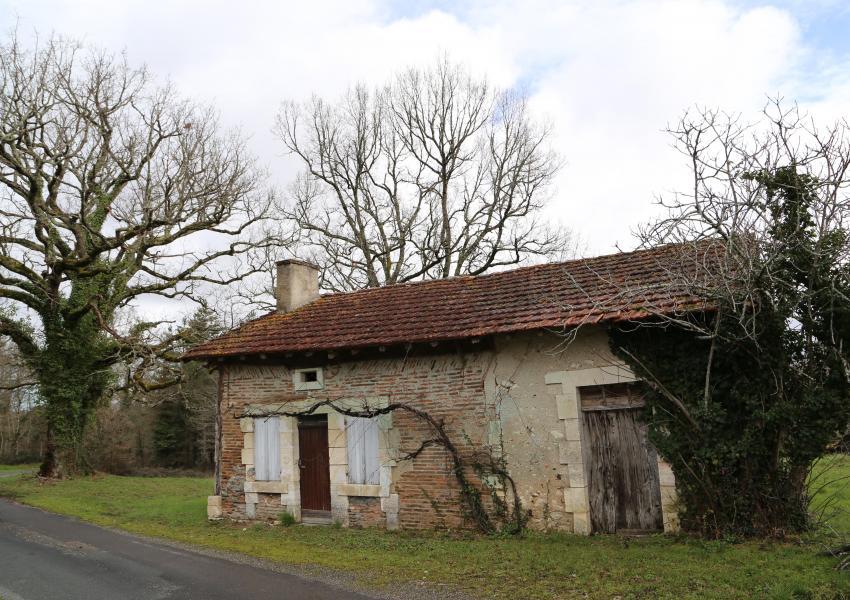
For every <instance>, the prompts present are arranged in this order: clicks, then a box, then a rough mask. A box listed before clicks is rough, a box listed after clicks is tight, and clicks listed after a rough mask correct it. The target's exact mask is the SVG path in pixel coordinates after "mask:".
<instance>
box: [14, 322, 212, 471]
mask: <svg viewBox="0 0 850 600" xmlns="http://www.w3.org/2000/svg"><path fill="white" fill-rule="evenodd" d="M222 329H223V325H222V324H221V321H220V320H219V318H218V317H217V315H216V313H215V312H214V311H212V310H210V309H206V308H200V309H198V310H197V311H196V312H195V313H194V314H193V315H191V317H189V318H187V319H185V320H184V321H183V323H181V325H180V327H179V330H180V333H183V334H184V337H185V340H186V342H185V343H186V344H187V345H190V344H193V343H196V342H199V341H202V340H205V339H209V338H210V337H213V336H214V335H217V334H218V333H219V332H221V331H222ZM161 368H162V369H163V371H173V370H177V371H179V375H180V382H179V383H178V384H177V385H173V386H168V387H166V388H163V389H153V390H144V389H142V388H139V387H138V386H136V385H133V383H132V382H131V381H129V380H128V378H127V377H126V373H128V372H131V371H132V365H121V366H120V367H118V368H116V369H115V373H114V380H115V381H116V384H115V385H114V387H113V388H112V389H111V390H110V393H109V394H108V396H107V397H106V398H104V401H103V403H102V405H101V406H99V407H98V408H97V410H96V411H95V413H94V415H93V416H92V422H91V424H90V427H89V429H88V430H87V433H86V438H85V442H84V456H85V461H86V462H88V463H89V466H90V468H92V469H94V470H98V471H107V472H110V473H117V474H129V473H137V474H139V473H140V474H144V473H145V472H150V473H156V472H157V471H158V470H161V469H172V470H173V469H179V470H191V471H211V470H212V469H213V465H214V462H215V402H216V397H217V380H216V378H215V376H214V374H212V373H210V372H209V370H208V369H207V368H206V366H205V365H203V364H200V363H194V362H193V363H186V364H166V363H163V364H162V365H161ZM0 381H3V382H5V383H4V385H3V387H2V388H0V463H12V464H14V463H23V462H38V461H40V460H41V458H42V456H43V455H44V449H45V444H46V429H47V428H46V423H45V416H44V405H43V401H42V399H41V397H40V396H39V390H38V386H37V385H35V384H34V382H33V381H32V377H31V375H30V373H29V372H28V371H27V369H26V367H25V366H24V365H23V364H22V363H21V361H20V357H19V356H18V354H17V352H16V351H15V348H14V346H13V345H11V344H9V343H8V342H3V343H2V344H0Z"/></svg>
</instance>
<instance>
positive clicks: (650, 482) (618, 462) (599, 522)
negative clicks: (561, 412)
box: [582, 386, 663, 533]
mask: <svg viewBox="0 0 850 600" xmlns="http://www.w3.org/2000/svg"><path fill="white" fill-rule="evenodd" d="M599 387H602V386H599ZM613 391H614V392H615V393H614V394H610V395H608V396H607V397H605V398H602V399H600V398H599V397H596V398H593V397H592V396H593V395H592V394H584V393H582V417H583V418H582V420H583V430H584V435H585V442H586V445H585V447H586V449H587V450H588V453H587V454H588V455H587V458H586V463H587V474H588V482H587V483H588V496H589V500H590V522H591V527H592V530H593V531H594V532H599V533H615V532H618V531H619V532H627V531H631V532H648V531H659V530H661V529H662V528H663V521H662V516H661V488H660V486H659V482H658V459H657V455H656V452H655V448H653V447H652V444H650V443H649V440H648V439H647V437H646V426H645V425H644V424H643V423H641V422H640V420H639V419H638V410H639V409H638V408H636V406H638V405H639V404H638V403H636V402H635V401H634V398H631V399H630V398H628V397H624V396H623V395H622V394H621V393H618V392H621V391H622V390H617V389H615V390H613ZM588 396H589V397H588Z"/></svg>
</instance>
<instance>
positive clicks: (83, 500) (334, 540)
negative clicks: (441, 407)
mask: <svg viewBox="0 0 850 600" xmlns="http://www.w3.org/2000/svg"><path fill="white" fill-rule="evenodd" d="M838 467H839V468H840V469H844V470H845V471H846V472H847V473H848V474H850V459H847V458H845V459H844V460H843V461H842V462H841V463H840V464H839V465H838ZM211 489H212V482H211V480H209V479H206V478H189V477H174V478H140V477H117V476H106V475H103V476H97V477H93V478H80V479H75V480H71V481H64V482H61V483H51V484H42V483H39V482H38V481H37V480H36V479H35V478H33V477H31V476H21V477H15V478H8V479H0V495H6V496H13V497H15V498H16V499H17V500H19V501H20V502H24V503H26V504H31V505H33V506H38V507H41V508H44V509H46V510H50V511H54V512H58V513H64V514H69V515H75V516H77V517H80V518H82V519H84V520H87V521H91V522H93V523H98V524H101V525H107V526H111V527H117V528H120V529H124V530H127V531H131V532H137V533H142V534H146V535H152V536H158V537H162V538H169V539H172V540H177V541H181V542H188V543H192V544H198V545H201V546H206V547H209V548H216V549H221V550H229V551H236V552H243V553H246V554H250V555H253V556H257V557H261V558H265V559H270V560H274V561H281V562H286V563H293V564H301V565H320V566H324V567H332V568H336V569H343V570H347V571H351V572H354V573H357V574H358V577H359V578H360V579H361V580H362V581H363V582H364V583H365V584H367V585H371V586H377V587H380V586H382V585H386V584H388V583H390V582H393V581H398V580H406V581H428V582H442V583H446V584H449V585H452V586H455V587H457V588H460V589H464V590H466V591H468V592H471V593H472V594H474V595H480V596H482V597H487V598H505V599H507V598H573V597H588V598H614V597H618V596H619V597H622V598H753V597H758V598H845V597H850V574H847V573H846V572H845V573H841V572H837V571H835V570H834V569H833V567H834V565H835V561H834V560H833V559H830V558H824V557H819V556H816V554H815V552H816V548H814V547H812V546H807V545H804V544H777V543H742V544H732V543H725V542H706V541H701V540H694V539H688V538H684V537H669V536H662V535H659V536H652V537H647V538H639V539H629V540H625V539H622V538H618V537H614V536H596V537H581V536H572V535H564V534H548V535H543V534H528V535H527V536H525V537H524V538H522V539H501V538H485V539H482V538H478V537H474V536H468V537H457V536H455V537H450V536H449V535H447V534H437V533H434V534H413V533H407V532H383V531H377V530H362V531H357V530H346V529H340V528H332V527H302V526H293V527H269V526H266V525H254V526H249V527H247V528H244V526H239V525H235V524H230V523H224V522H222V523H209V522H208V521H207V520H206V496H207V494H208V493H209V492H210V490H211ZM839 492H842V493H843V494H844V497H843V501H844V502H846V503H847V506H848V507H850V494H848V493H847V489H846V487H844V488H843V491H842V490H839ZM243 529H244V530H243Z"/></svg>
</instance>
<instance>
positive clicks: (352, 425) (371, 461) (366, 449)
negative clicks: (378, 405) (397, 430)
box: [345, 417, 381, 485]
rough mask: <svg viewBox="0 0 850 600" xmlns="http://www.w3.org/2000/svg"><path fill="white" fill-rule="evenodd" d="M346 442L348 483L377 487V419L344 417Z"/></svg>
mask: <svg viewBox="0 0 850 600" xmlns="http://www.w3.org/2000/svg"><path fill="white" fill-rule="evenodd" d="M345 421H346V422H345V428H346V438H347V440H348V482H349V483H360V484H364V483H365V484H370V485H378V484H379V483H381V473H380V465H379V464H378V419H377V418H371V419H366V418H363V417H346V419H345Z"/></svg>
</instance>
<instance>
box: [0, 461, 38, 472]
mask: <svg viewBox="0 0 850 600" xmlns="http://www.w3.org/2000/svg"><path fill="white" fill-rule="evenodd" d="M37 468H38V463H23V464H20V465H0V473H3V472H9V471H35V470H36V469H37Z"/></svg>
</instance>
